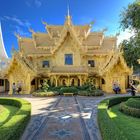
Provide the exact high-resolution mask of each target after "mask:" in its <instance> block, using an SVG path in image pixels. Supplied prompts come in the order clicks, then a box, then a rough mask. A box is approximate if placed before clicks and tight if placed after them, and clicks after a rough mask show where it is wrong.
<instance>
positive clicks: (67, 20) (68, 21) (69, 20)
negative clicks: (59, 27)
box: [66, 4, 72, 25]
mask: <svg viewBox="0 0 140 140" xmlns="http://www.w3.org/2000/svg"><path fill="white" fill-rule="evenodd" d="M71 19H72V17H71V15H70V8H69V4H68V5H67V16H66V23H67V24H68V25H71Z"/></svg>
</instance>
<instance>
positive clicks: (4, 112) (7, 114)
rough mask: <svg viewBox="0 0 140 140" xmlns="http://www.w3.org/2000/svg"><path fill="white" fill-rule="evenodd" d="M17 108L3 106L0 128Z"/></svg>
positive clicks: (0, 114)
mask: <svg viewBox="0 0 140 140" xmlns="http://www.w3.org/2000/svg"><path fill="white" fill-rule="evenodd" d="M18 109H19V108H17V107H15V106H9V105H3V106H2V113H0V127H1V126H2V125H3V124H4V123H5V122H7V121H8V120H9V119H10V118H11V117H12V116H13V115H14V114H15V113H16V112H17V111H18Z"/></svg>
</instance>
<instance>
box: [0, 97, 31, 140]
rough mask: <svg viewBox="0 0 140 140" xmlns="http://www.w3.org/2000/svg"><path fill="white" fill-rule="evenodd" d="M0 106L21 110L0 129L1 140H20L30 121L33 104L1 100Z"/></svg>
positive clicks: (9, 99) (23, 101)
mask: <svg viewBox="0 0 140 140" xmlns="http://www.w3.org/2000/svg"><path fill="white" fill-rule="evenodd" d="M0 104H3V105H10V106H15V107H18V108H19V110H18V111H17V113H16V114H15V115H14V116H13V117H12V118H11V119H10V120H8V121H7V122H6V123H4V124H3V125H2V126H1V127H0V140H19V138H20V136H21V135H22V133H23V132H24V129H25V127H26V125H27V123H28V121H29V119H30V116H31V104H30V103H29V102H28V101H26V100H23V99H17V98H0Z"/></svg>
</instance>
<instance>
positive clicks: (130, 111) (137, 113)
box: [119, 102, 140, 118]
mask: <svg viewBox="0 0 140 140" xmlns="http://www.w3.org/2000/svg"><path fill="white" fill-rule="evenodd" d="M119 109H120V111H122V112H123V113H125V114H127V115H130V116H133V117H137V118H140V109H137V108H133V107H129V106H127V105H126V103H125V102H123V103H121V104H120V108H119Z"/></svg>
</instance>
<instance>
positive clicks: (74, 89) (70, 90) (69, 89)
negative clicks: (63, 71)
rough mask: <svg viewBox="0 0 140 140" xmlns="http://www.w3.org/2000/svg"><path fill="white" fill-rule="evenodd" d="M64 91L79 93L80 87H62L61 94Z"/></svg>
mask: <svg viewBox="0 0 140 140" xmlns="http://www.w3.org/2000/svg"><path fill="white" fill-rule="evenodd" d="M63 93H74V94H77V93H78V89H77V88H76V87H62V88H61V89H60V94H63Z"/></svg>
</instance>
